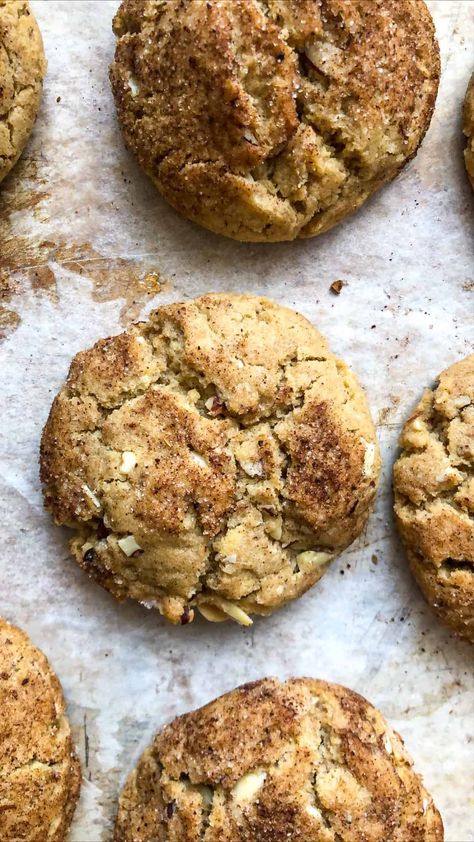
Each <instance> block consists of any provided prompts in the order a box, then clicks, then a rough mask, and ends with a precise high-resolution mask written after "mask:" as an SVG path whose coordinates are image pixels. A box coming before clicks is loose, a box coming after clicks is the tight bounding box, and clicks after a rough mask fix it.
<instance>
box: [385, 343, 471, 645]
mask: <svg viewBox="0 0 474 842" xmlns="http://www.w3.org/2000/svg"><path fill="white" fill-rule="evenodd" d="M400 446H401V448H402V452H401V454H400V456H399V457H398V459H397V461H396V463H395V466H394V471H393V476H394V490H395V515H396V520H397V524H398V528H399V530H400V534H401V537H402V540H403V543H404V545H405V547H406V550H407V554H408V559H409V561H410V566H411V569H412V571H413V573H414V575H415V577H416V580H417V582H418V584H419V585H420V587H421V590H422V591H423V593H424V595H425V597H426V599H427V600H428V602H429V603H430V605H432V606H433V608H434V609H435V611H436V612H437V614H438V615H439V616H440V618H441V619H442V620H443V621H444V622H445V623H447V624H448V625H449V626H451V627H452V628H453V629H454V630H455V631H456V632H457V634H458V635H460V637H463V638H465V639H466V640H469V641H471V643H474V355H471V356H469V357H466V359H464V360H460V362H457V363H455V364H454V365H452V366H450V368H448V369H446V371H443V373H442V374H441V375H440V376H439V380H438V383H437V384H436V385H435V387H434V388H433V389H427V390H426V392H425V393H424V395H423V397H422V399H421V401H420V403H419V404H418V406H417V408H416V410H415V412H414V413H413V415H412V416H411V417H410V418H409V419H408V421H407V422H406V424H405V426H404V428H403V431H402V434H401V436H400Z"/></svg>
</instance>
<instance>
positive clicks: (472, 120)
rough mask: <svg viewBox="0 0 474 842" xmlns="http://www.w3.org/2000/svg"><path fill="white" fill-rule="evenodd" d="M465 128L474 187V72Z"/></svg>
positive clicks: (469, 87)
mask: <svg viewBox="0 0 474 842" xmlns="http://www.w3.org/2000/svg"><path fill="white" fill-rule="evenodd" d="M463 130H464V134H465V135H466V137H467V144H466V148H465V150H464V160H465V162H466V169H467V174H468V176H469V180H470V182H471V184H472V186H473V187H474V73H473V74H472V76H471V78H470V80H469V85H468V86H467V91H466V98H465V100H464V109H463Z"/></svg>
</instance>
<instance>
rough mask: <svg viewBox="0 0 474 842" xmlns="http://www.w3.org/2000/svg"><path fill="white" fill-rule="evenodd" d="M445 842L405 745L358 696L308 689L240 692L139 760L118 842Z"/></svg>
mask: <svg viewBox="0 0 474 842" xmlns="http://www.w3.org/2000/svg"><path fill="white" fill-rule="evenodd" d="M200 839H202V840H206V842H335V840H338V842H442V840H443V839H444V834H443V823H442V821H441V817H440V815H439V813H438V811H437V809H436V807H435V806H434V804H433V801H432V799H431V797H430V796H429V795H428V793H427V792H426V790H425V789H424V787H423V785H422V782H421V779H420V777H419V776H418V775H417V774H416V773H415V772H414V771H413V769H412V761H411V759H410V757H409V756H408V754H407V752H406V751H405V748H404V746H403V741H402V740H401V738H400V737H399V736H398V734H397V733H395V732H394V731H393V730H392V729H391V728H390V726H389V725H388V724H387V722H386V721H385V719H384V718H383V716H382V715H381V714H380V713H379V712H378V711H377V710H376V709H375V708H374V707H372V705H370V704H369V702H367V701H366V700H365V699H364V698H362V696H359V695H358V694H357V693H354V692H353V691H352V690H348V689H347V688H345V687H340V686H338V685H335V684H328V683H326V682H324V681H315V680H311V679H304V678H302V679H292V680H290V681H287V682H285V683H281V682H279V681H277V680H276V679H266V680H263V681H257V682H255V683H253V684H247V685H244V686H243V687H240V688H238V689H237V690H234V691H232V692H231V693H227V694H226V695H225V696H221V698H219V699H216V700H215V701H214V702H211V703H210V704H209V705H207V706H206V707H204V708H201V709H200V710H197V711H194V712H193V713H189V714H187V715H185V716H180V717H179V718H178V719H175V720H174V722H172V723H171V724H170V725H168V726H167V727H166V728H165V729H164V730H163V731H162V732H161V733H160V734H158V736H157V737H156V738H155V740H154V742H153V743H152V744H151V746H150V747H149V748H148V749H146V751H145V752H144V754H143V755H142V757H141V759H140V760H139V763H138V766H137V767H136V769H135V770H134V771H133V772H132V773H131V774H130V776H129V778H128V780H127V782H126V784H125V787H124V790H123V792H122V795H121V798H120V804H119V811H118V816H117V822H116V827H115V837H114V840H115V842H197V840H200Z"/></svg>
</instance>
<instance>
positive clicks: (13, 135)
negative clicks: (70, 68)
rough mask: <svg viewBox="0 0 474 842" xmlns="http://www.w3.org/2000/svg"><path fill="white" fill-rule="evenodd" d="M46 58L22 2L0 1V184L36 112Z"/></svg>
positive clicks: (25, 6) (36, 31)
mask: <svg viewBox="0 0 474 842" xmlns="http://www.w3.org/2000/svg"><path fill="white" fill-rule="evenodd" d="M45 73H46V59H45V56H44V50H43V42H42V39H41V33H40V31H39V28H38V24H37V23H36V20H35V18H34V15H33V13H32V11H31V8H30V4H29V3H27V2H26V0H0V181H2V179H4V178H5V176H6V175H7V173H9V172H10V170H11V168H12V167H13V166H14V164H16V162H17V160H18V158H19V157H20V155H21V153H22V151H23V147H24V146H25V144H26V141H27V140H28V138H29V136H30V133H31V130H32V128H33V125H34V122H35V120H36V115H37V113H38V109H39V105H40V100H41V93H42V88H43V79H44V75H45Z"/></svg>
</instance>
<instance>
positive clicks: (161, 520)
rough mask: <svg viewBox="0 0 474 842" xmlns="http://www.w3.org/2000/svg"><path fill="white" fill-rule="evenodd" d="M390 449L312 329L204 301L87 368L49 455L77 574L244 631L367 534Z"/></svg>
mask: <svg viewBox="0 0 474 842" xmlns="http://www.w3.org/2000/svg"><path fill="white" fill-rule="evenodd" d="M379 468H380V458H379V450H378V445H377V441H376V437H375V431H374V427H373V424H372V420H371V417H370V413H369V409H368V406H367V402H366V399H365V396H364V393H363V391H362V389H361V388H360V386H359V384H358V382H357V380H356V378H355V377H354V375H353V374H352V373H351V372H350V370H349V369H348V368H347V366H346V365H345V363H343V362H342V361H341V360H339V359H337V358H336V357H335V356H334V355H333V354H332V353H331V352H330V351H329V349H328V347H327V344H326V341H325V340H324V339H323V337H322V336H320V334H319V333H318V332H317V331H316V330H315V329H314V328H313V327H312V325H311V324H310V323H309V322H308V321H307V320H306V319H304V318H303V317H302V316H300V315H298V314H297V313H295V312H293V311H292V310H288V309H286V308H284V307H280V306H278V305H276V304H273V303H272V302H271V301H269V300H268V299H265V298H258V297H254V296H251V295H232V294H221V295H205V296H203V297H202V298H198V299H196V300H194V301H188V302H186V303H183V304H171V305H168V306H165V307H160V308H159V309H158V310H155V311H154V312H153V313H152V314H151V316H150V318H149V321H147V322H142V323H140V324H137V325H134V326H132V327H131V328H130V329H129V330H128V331H127V332H126V333H123V334H121V335H120V336H115V337H113V338H111V339H104V340H102V341H100V342H98V343H97V344H96V345H95V346H94V347H93V348H92V349H91V350H89V351H86V352H84V353H80V354H78V355H77V356H76V357H75V359H74V360H73V363H72V365H71V369H70V372H69V376H68V379H67V381H66V384H65V386H64V387H63V388H62V390H61V391H60V393H59V395H58V396H57V398H56V400H55V401H54V404H53V407H52V410H51V413H50V416H49V419H48V422H47V424H46V427H45V430H44V433H43V439H42V446H41V477H42V481H43V485H44V495H45V501H46V506H47V507H48V508H49V509H50V510H51V512H52V513H53V515H54V518H55V520H56V522H57V523H59V524H66V525H68V526H71V527H73V528H74V529H75V530H76V535H75V537H74V538H73V539H72V542H71V547H72V551H73V553H74V556H75V557H76V559H77V561H78V562H79V564H80V565H81V566H82V567H83V568H84V569H85V570H86V571H87V572H88V573H89V575H90V576H91V577H93V578H95V579H97V580H98V581H99V582H100V583H101V584H102V585H103V586H104V587H105V588H107V589H108V590H109V591H111V592H112V593H113V594H114V596H115V597H117V598H118V599H125V598H126V597H132V598H134V599H137V600H139V601H140V602H142V603H144V604H145V605H147V606H148V607H156V608H158V609H159V610H160V611H161V612H162V614H164V615H165V617H167V618H168V619H169V620H171V621H172V622H174V623H179V622H181V623H187V622H190V621H191V620H192V619H193V615H194V611H193V608H194V606H198V607H199V609H200V611H201V613H202V614H203V615H204V616H205V617H206V618H207V619H209V620H216V621H217V620H223V619H226V618H228V617H231V618H233V619H234V620H237V622H240V623H242V624H244V625H248V624H250V623H251V620H250V617H249V615H250V614H252V613H257V614H269V613H271V612H272V611H273V610H274V609H276V608H278V607H279V606H281V605H283V604H284V603H286V602H288V601H289V600H291V599H294V598H295V597H298V596H299V595H300V594H302V593H303V592H304V591H306V590H307V589H308V588H309V587H311V585H313V584H314V583H315V582H317V580H318V579H319V578H320V577H321V576H322V575H323V573H324V572H325V570H326V569H327V567H328V565H329V563H330V562H331V560H332V559H333V558H334V557H335V556H337V555H338V554H339V553H340V552H341V551H342V550H343V549H344V548H345V547H347V546H348V544H350V543H351V542H352V541H353V540H354V539H355V538H356V537H357V536H358V535H359V533H360V532H361V530H362V528H363V526H364V524H365V522H366V520H367V517H368V514H369V511H370V508H371V506H372V502H373V499H374V496H375V492H376V486H377V481H378V474H379Z"/></svg>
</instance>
